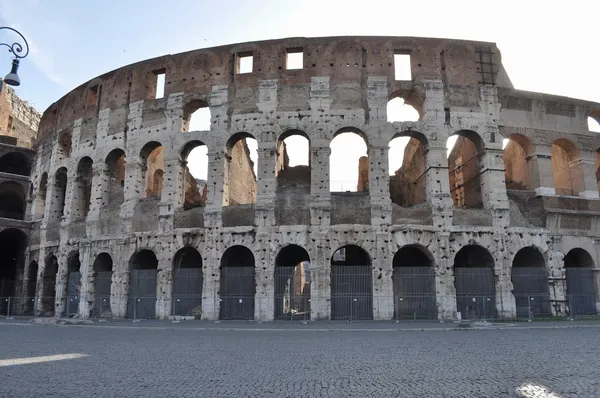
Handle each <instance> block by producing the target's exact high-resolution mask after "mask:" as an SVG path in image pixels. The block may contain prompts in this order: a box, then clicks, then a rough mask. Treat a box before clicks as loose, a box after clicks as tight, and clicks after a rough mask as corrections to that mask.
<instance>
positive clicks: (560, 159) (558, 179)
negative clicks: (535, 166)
mask: <svg viewBox="0 0 600 398" xmlns="http://www.w3.org/2000/svg"><path fill="white" fill-rule="evenodd" d="M576 156H577V148H576V147H575V145H574V144H573V143H572V142H571V141H569V140H566V139H564V138H561V139H558V140H556V141H554V143H553V144H552V175H553V176H554V189H555V191H556V194H557V195H567V196H572V195H575V190H574V188H575V187H574V186H573V181H574V180H575V178H574V177H575V176H574V175H573V172H574V170H573V167H576V166H575V165H573V166H571V162H572V161H573V160H575V157H576Z"/></svg>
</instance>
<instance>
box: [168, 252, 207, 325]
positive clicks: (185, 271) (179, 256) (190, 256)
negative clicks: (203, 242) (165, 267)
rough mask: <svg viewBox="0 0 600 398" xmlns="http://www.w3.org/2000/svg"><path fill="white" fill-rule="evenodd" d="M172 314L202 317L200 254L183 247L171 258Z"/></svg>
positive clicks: (202, 279) (202, 280)
mask: <svg viewBox="0 0 600 398" xmlns="http://www.w3.org/2000/svg"><path fill="white" fill-rule="evenodd" d="M173 270H174V275H173V304H172V309H173V315H178V316H193V317H194V318H195V319H201V318H202V286H203V284H204V275H203V273H202V256H201V255H200V253H198V251H197V250H196V249H194V248H193V247H184V248H183V249H180V250H179V251H178V252H177V253H175V257H174V258H173Z"/></svg>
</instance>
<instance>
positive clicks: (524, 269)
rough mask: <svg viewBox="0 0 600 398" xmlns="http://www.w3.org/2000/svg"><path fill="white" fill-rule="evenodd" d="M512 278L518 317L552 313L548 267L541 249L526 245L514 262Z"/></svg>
mask: <svg viewBox="0 0 600 398" xmlns="http://www.w3.org/2000/svg"><path fill="white" fill-rule="evenodd" d="M511 279H512V283H513V295H514V296H515V304H516V307H517V316H518V317H524V318H525V317H526V318H530V317H532V316H538V315H544V316H550V315H552V311H551V307H550V292H549V287H550V285H549V282H548V268H546V262H545V261H544V256H542V253H540V252H539V250H537V249H536V248H533V247H524V248H523V249H521V250H519V251H518V252H517V254H516V255H515V258H514V259H513V262H512V269H511Z"/></svg>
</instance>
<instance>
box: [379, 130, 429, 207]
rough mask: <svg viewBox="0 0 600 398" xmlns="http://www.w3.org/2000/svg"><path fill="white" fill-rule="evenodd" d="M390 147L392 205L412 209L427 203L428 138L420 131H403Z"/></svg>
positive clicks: (394, 138) (391, 142)
mask: <svg viewBox="0 0 600 398" xmlns="http://www.w3.org/2000/svg"><path fill="white" fill-rule="evenodd" d="M389 147H390V150H389V152H388V161H389V165H390V166H389V173H390V199H391V200H392V203H395V204H396V205H398V206H402V207H410V206H414V205H416V204H419V203H423V202H425V200H426V199H427V192H426V186H425V170H426V169H427V159H426V155H425V154H426V152H427V148H428V141H427V137H425V135H424V134H422V133H420V132H418V131H412V130H411V131H402V132H399V133H397V134H395V135H394V136H393V137H392V139H391V140H390V143H389ZM400 159H401V160H400ZM398 166H399V167H398Z"/></svg>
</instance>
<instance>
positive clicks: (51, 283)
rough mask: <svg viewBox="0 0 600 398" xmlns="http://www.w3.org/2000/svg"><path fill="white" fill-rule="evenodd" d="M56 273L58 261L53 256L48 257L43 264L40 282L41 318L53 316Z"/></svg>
mask: <svg viewBox="0 0 600 398" xmlns="http://www.w3.org/2000/svg"><path fill="white" fill-rule="evenodd" d="M57 273H58V260H57V259H56V256H55V255H54V254H50V255H48V257H46V261H45V264H44V276H43V280H42V297H41V300H40V301H41V307H42V308H41V309H40V313H41V315H42V316H54V313H55V310H56V308H55V304H56V274H57Z"/></svg>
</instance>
